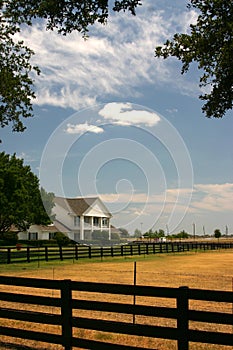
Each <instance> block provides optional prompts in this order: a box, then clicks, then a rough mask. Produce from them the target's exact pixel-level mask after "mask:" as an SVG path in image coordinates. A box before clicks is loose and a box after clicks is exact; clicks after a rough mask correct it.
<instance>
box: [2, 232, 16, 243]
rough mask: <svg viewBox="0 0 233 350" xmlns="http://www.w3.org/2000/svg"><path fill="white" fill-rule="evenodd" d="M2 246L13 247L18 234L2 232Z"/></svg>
mask: <svg viewBox="0 0 233 350" xmlns="http://www.w3.org/2000/svg"><path fill="white" fill-rule="evenodd" d="M1 241H2V245H15V244H16V243H17V242H18V234H17V233H16V232H11V231H8V232H4V233H3V234H2V235H1Z"/></svg>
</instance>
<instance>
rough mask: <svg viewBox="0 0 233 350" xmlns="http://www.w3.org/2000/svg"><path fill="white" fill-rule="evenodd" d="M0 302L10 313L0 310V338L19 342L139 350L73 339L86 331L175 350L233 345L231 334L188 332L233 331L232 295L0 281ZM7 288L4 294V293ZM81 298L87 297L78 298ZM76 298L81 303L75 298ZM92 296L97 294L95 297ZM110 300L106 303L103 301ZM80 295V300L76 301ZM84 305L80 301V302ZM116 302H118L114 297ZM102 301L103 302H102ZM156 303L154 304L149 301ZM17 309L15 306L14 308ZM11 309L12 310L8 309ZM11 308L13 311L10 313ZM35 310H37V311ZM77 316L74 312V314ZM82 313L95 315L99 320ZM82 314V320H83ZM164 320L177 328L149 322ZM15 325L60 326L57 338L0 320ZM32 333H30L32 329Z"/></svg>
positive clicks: (63, 282) (66, 282)
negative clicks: (211, 305) (202, 304)
mask: <svg viewBox="0 0 233 350" xmlns="http://www.w3.org/2000/svg"><path fill="white" fill-rule="evenodd" d="M10 286H17V287H25V288H27V287H29V288H32V287H33V288H36V289H37V290H38V289H43V290H44V289H48V290H54V289H56V290H58V291H60V296H59V297H48V296H41V295H40V296H39V295H30V294H26V295H25V292H24V294H20V293H19V292H18V291H16V292H15V293H14V292H11V293H9V292H8V290H11V289H10V288H9V287H10ZM0 287H1V290H4V291H1V293H0V301H1V304H2V305H3V306H4V302H6V301H8V302H11V304H10V305H11V307H0V334H1V335H4V336H8V337H11V338H23V339H29V340H37V341H42V342H47V343H51V344H61V345H63V347H64V349H65V350H70V349H72V347H79V348H83V349H103V350H104V349H106V350H107V349H108V350H109V349H110V350H118V349H119V350H139V349H143V347H136V346H129V345H125V344H114V343H113V342H106V341H104V342H102V341H100V340H96V339H86V338H84V337H80V335H79V334H78V335H77V333H75V330H77V329H79V330H80V329H81V330H89V331H95V332H108V333H109V332H110V333H111V334H123V335H128V336H139V337H149V338H163V339H170V340H174V341H177V346H178V350H188V348H189V342H201V343H206V344H208V343H209V344H218V345H232V344H233V334H232V333H231V331H229V332H228V333H227V332H221V331H218V332H213V331H203V330H200V329H198V330H195V329H190V327H189V322H190V321H195V322H202V323H204V322H207V323H212V324H217V325H220V324H223V325H232V324H233V315H232V313H231V311H232V309H231V305H232V303H233V293H232V292H228V291H211V290H200V289H190V288H188V287H180V288H167V287H152V286H139V285H121V284H109V283H91V282H75V281H71V280H45V279H34V278H21V277H17V278H15V277H8V276H0ZM4 288H5V289H4ZM80 292H85V294H82V293H80ZM77 293H79V297H77ZM93 293H95V294H93ZM96 293H100V294H98V295H100V296H101V301H99V300H95V299H94V297H93V299H94V300H92V301H90V297H86V296H91V295H92V296H93V295H96ZM109 294H110V295H111V296H112V297H111V298H110V299H109V300H110V301H108V300H107V299H106V295H109ZM80 295H81V296H80ZM83 295H85V297H86V299H85V298H84V296H83ZM116 295H117V296H118V299H117V300H118V302H116V301H114V296H116ZM123 296H134V297H135V296H137V297H140V296H143V297H144V298H146V297H150V298H151V297H152V298H168V299H174V300H175V302H176V303H175V305H176V306H175V307H164V306H158V305H157V301H156V306H155V305H154V304H153V305H141V304H140V303H135V304H131V303H129V302H124V303H122V302H121V303H119V298H123ZM103 300H104V301H103ZM131 300H132V298H131ZM153 300H155V299H153ZM190 300H202V301H203V300H205V301H214V302H218V303H228V305H229V309H228V310H227V312H213V311H203V310H196V309H190V308H189V302H190ZM14 303H16V304H14ZM18 303H21V304H29V305H31V304H35V305H38V306H39V307H41V309H43V308H42V306H43V307H44V306H48V305H49V306H54V307H56V308H58V310H59V312H57V313H56V314H54V313H51V312H46V311H41V310H40V311H36V312H35V311H31V310H28V311H27V310H26V309H24V310H21V309H19V307H18ZM12 304H13V306H12ZM14 305H15V307H14ZM37 309H38V307H37ZM77 310H78V311H77ZM85 311H91V312H99V314H98V316H92V313H91V314H90V313H89V314H85ZM83 312H84V314H83ZM106 312H107V313H110V314H113V315H120V321H118V320H117V318H115V316H114V320H111V319H107V320H106V319H104V317H103V316H102V315H103V314H104V313H106ZM123 314H124V315H133V316H134V317H135V316H136V322H125V321H124V320H123V319H122V318H121V315H123ZM141 316H144V317H145V316H146V317H148V318H149V322H148V323H147V324H144V323H142V322H140V319H138V317H141ZM161 317H162V318H168V319H174V320H176V326H175V327H168V326H159V325H156V324H155V325H153V322H152V321H151V319H152V318H153V319H155V318H161ZM6 319H7V320H8V321H9V320H11V321H13V320H17V321H22V323H23V324H24V322H30V323H33V324H34V323H39V324H46V325H57V326H60V328H59V330H60V333H59V334H55V333H49V332H41V331H40V330H39V331H38V330H34V331H33V330H27V329H22V328H21V329H20V327H19V328H17V327H15V326H14V327H12V325H11V324H7V325H5V323H4V320H6ZM31 328H32V329H33V327H31Z"/></svg>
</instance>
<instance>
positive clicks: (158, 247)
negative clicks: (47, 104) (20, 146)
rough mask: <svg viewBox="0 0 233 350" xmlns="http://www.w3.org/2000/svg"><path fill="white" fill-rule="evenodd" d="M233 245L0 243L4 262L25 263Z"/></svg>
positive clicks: (190, 243) (2, 261)
mask: <svg viewBox="0 0 233 350" xmlns="http://www.w3.org/2000/svg"><path fill="white" fill-rule="evenodd" d="M230 248H233V242H216V243H211V242H204V243H203V242H166V243H141V244H136V243H135V244H127V245H119V246H110V247H95V246H82V245H76V246H72V247H38V248H35V247H22V248H21V249H20V250H17V249H16V248H3V247H2V248H1V247H0V264H10V263H24V262H28V263H29V262H32V261H40V260H41V261H42V260H45V261H51V260H59V259H60V260H64V259H73V260H78V259H91V258H103V257H119V256H122V257H123V256H133V255H149V254H157V253H160V254H161V253H175V252H187V251H192V250H217V249H230Z"/></svg>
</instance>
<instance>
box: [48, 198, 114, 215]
mask: <svg viewBox="0 0 233 350" xmlns="http://www.w3.org/2000/svg"><path fill="white" fill-rule="evenodd" d="M97 200H100V199H99V198H98V197H81V198H63V197H55V199H54V202H55V204H57V205H59V206H61V207H62V208H64V209H65V210H67V212H68V213H70V214H75V215H82V214H84V213H85V211H86V210H87V209H89V208H90V207H92V206H93V205H94V203H95V202H96V201H97ZM100 201H101V200H100ZM109 214H110V213H109Z"/></svg>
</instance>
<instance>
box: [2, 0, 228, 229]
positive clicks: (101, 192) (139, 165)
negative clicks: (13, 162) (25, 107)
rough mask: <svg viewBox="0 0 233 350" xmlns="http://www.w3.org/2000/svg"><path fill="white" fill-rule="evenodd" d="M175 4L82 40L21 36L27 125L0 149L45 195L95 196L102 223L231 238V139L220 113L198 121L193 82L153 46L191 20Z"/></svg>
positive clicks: (150, 4)
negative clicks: (28, 57) (30, 101)
mask: <svg viewBox="0 0 233 350" xmlns="http://www.w3.org/2000/svg"><path fill="white" fill-rule="evenodd" d="M185 4H186V1H183V0H182V1H180V0H179V1H172V2H171V1H157V2H156V4H155V2H154V1H152V0H151V1H149V0H148V1H143V6H142V7H140V8H139V9H138V11H137V16H136V17H132V16H130V15H129V14H126V13H125V14H123V13H122V14H117V15H115V14H112V15H111V17H110V20H109V23H108V25H106V26H100V25H96V26H94V27H93V28H92V29H91V31H90V38H89V39H88V40H87V41H84V40H83V39H82V37H81V35H80V34H78V33H72V34H70V35H67V36H66V37H62V36H59V35H57V34H56V33H55V32H46V31H45V30H43V28H42V27H41V24H38V23H37V24H35V25H34V26H33V27H31V28H25V29H24V30H23V32H22V34H21V36H22V37H23V39H24V41H25V43H27V44H28V45H30V46H31V47H32V49H33V50H34V51H35V53H36V54H35V56H34V58H33V60H34V63H36V64H37V65H38V66H39V67H40V69H41V75H40V77H36V81H35V89H36V94H37V99H36V101H34V114H35V117H34V118H31V119H30V120H27V121H26V122H25V124H26V126H27V130H26V131H25V132H24V133H22V134H17V133H14V134H12V133H11V131H10V129H9V128H5V129H2V130H1V139H2V141H3V143H2V144H1V148H2V150H3V151H5V152H7V153H11V154H12V153H14V152H16V153H17V155H18V156H19V157H22V158H24V160H25V163H26V164H29V165H30V166H31V168H32V170H33V171H34V172H35V173H36V174H37V175H38V176H39V177H40V182H41V185H42V186H43V187H45V189H46V190H47V191H53V192H55V194H57V195H64V196H67V197H75V196H80V195H85V196H92V195H98V196H100V197H101V198H102V200H103V201H104V203H105V204H106V205H107V207H108V208H109V209H110V210H111V211H112V213H113V224H115V225H116V226H117V227H125V228H126V229H128V230H129V232H131V233H133V232H134V230H135V229H136V228H139V229H141V228H142V230H143V231H146V230H148V229H150V228H153V229H159V228H163V229H165V228H166V227H168V229H169V231H170V232H177V231H179V230H181V229H185V230H186V231H188V232H190V233H192V227H193V223H195V225H196V233H197V234H202V233H203V226H204V227H205V231H206V233H209V234H211V233H213V230H214V229H215V228H219V229H221V231H222V232H223V233H224V232H225V227H226V225H227V226H228V229H229V232H231V233H233V219H232V218H233V216H232V209H233V205H232V194H233V176H232V175H233V161H232V159H233V157H232V156H233V151H232V150H233V147H232V146H233V141H232V131H233V125H232V120H233V119H232V116H233V112H232V111H230V112H228V113H227V115H226V116H225V117H224V118H223V119H221V120H217V119H207V118H205V117H204V115H203V114H202V113H201V105H202V104H201V101H199V100H198V96H199V95H200V93H201V90H200V88H199V87H198V77H199V72H198V71H197V69H196V66H195V64H194V65H193V66H192V67H191V70H190V72H189V73H188V74H186V75H183V76H182V75H181V74H180V68H181V64H180V63H179V62H178V61H177V60H175V59H168V60H162V59H155V57H154V48H155V46H156V45H160V44H162V43H163V42H164V41H165V40H166V39H167V38H171V37H172V35H173V34H174V33H175V32H178V31H179V32H185V31H187V30H188V27H189V23H191V22H194V21H195V18H196V16H197V14H196V13H195V12H194V11H192V10H191V11H190V10H187V9H186V6H185Z"/></svg>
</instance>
